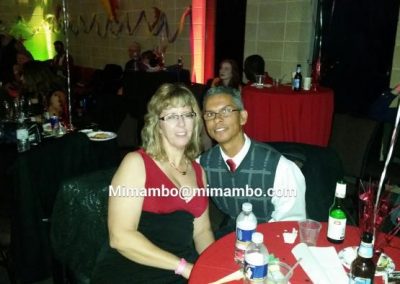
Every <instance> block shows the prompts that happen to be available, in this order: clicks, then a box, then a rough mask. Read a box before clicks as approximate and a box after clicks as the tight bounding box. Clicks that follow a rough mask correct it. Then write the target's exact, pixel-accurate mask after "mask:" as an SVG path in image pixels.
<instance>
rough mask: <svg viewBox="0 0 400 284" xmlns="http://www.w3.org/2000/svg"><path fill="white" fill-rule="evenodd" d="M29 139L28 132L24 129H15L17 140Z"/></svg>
mask: <svg viewBox="0 0 400 284" xmlns="http://www.w3.org/2000/svg"><path fill="white" fill-rule="evenodd" d="M27 139H29V132H28V129H26V128H21V129H17V140H27Z"/></svg>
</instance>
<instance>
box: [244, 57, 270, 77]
mask: <svg viewBox="0 0 400 284" xmlns="http://www.w3.org/2000/svg"><path fill="white" fill-rule="evenodd" d="M264 72H265V61H264V59H263V58H262V57H261V56H260V55H258V54H254V55H250V56H248V57H247V58H246V60H245V61H244V74H245V75H246V78H247V80H249V81H251V82H255V81H256V75H263V74H264Z"/></svg>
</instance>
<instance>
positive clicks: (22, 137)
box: [16, 116, 31, 153]
mask: <svg viewBox="0 0 400 284" xmlns="http://www.w3.org/2000/svg"><path fill="white" fill-rule="evenodd" d="M16 132H17V133H16V134H17V135H16V136H17V150H18V152H19V153H22V152H25V151H28V150H29V149H30V148H31V144H30V142H29V131H28V126H27V125H26V123H25V119H24V117H23V116H22V117H21V118H20V119H19V122H18V128H17V131H16Z"/></svg>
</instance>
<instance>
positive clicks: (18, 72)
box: [5, 50, 33, 98]
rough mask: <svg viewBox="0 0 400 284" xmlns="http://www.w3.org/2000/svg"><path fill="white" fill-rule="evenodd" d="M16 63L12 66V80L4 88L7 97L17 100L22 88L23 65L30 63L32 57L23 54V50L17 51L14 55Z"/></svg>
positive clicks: (27, 53) (26, 53)
mask: <svg viewBox="0 0 400 284" xmlns="http://www.w3.org/2000/svg"><path fill="white" fill-rule="evenodd" d="M16 60H17V63H16V64H14V66H13V72H14V80H13V81H12V82H8V83H7V84H5V88H6V90H7V93H8V95H9V96H11V97H13V98H17V97H19V95H20V92H21V88H22V78H21V77H22V73H23V68H24V64H25V63H26V62H29V61H32V60H33V57H32V55H31V54H30V52H25V51H23V50H21V51H18V52H17V55H16Z"/></svg>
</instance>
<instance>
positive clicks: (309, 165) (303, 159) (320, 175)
mask: <svg viewBox="0 0 400 284" xmlns="http://www.w3.org/2000/svg"><path fill="white" fill-rule="evenodd" d="M268 145H270V146H272V147H273V148H275V149H276V150H278V151H279V152H280V153H281V154H282V155H284V156H285V157H286V158H287V159H289V160H291V161H293V162H294V163H295V164H296V165H297V166H299V168H300V170H301V171H302V173H303V175H304V178H305V181H306V210H307V218H310V219H314V220H317V221H321V222H326V221H328V215H329V214H328V211H329V207H330V206H331V205H332V201H333V197H334V194H335V189H336V182H337V181H338V180H339V179H341V178H342V177H343V168H342V165H341V161H340V158H339V156H338V154H337V153H336V151H335V150H333V149H331V148H324V147H320V146H314V145H308V144H302V143H290V142H269V143H268Z"/></svg>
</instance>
